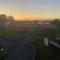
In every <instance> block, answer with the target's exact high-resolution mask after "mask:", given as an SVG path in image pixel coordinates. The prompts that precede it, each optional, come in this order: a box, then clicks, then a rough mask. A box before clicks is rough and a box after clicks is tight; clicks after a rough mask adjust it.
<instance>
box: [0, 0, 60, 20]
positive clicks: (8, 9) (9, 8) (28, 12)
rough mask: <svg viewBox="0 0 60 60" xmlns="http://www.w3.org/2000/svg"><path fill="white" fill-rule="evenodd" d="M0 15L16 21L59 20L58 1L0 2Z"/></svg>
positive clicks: (0, 0) (59, 4) (13, 0)
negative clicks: (5, 15) (8, 16)
mask: <svg viewBox="0 0 60 60" xmlns="http://www.w3.org/2000/svg"><path fill="white" fill-rule="evenodd" d="M0 14H7V15H13V16H14V17H15V18H16V19H47V18H48V19H49V18H60V0H0Z"/></svg>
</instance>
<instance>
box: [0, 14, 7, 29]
mask: <svg viewBox="0 0 60 60" xmlns="http://www.w3.org/2000/svg"><path fill="white" fill-rule="evenodd" d="M6 22H7V15H5V14H0V28H1V29H2V28H4V27H5V24H6Z"/></svg>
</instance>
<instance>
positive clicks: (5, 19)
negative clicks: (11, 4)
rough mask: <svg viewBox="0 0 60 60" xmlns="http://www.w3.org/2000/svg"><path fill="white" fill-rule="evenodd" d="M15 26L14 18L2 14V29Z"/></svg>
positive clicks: (0, 21) (0, 25) (0, 24)
mask: <svg viewBox="0 0 60 60" xmlns="http://www.w3.org/2000/svg"><path fill="white" fill-rule="evenodd" d="M13 25H15V19H14V17H13V16H7V15H5V14H0V29H3V28H5V27H9V26H10V27H12V26H13Z"/></svg>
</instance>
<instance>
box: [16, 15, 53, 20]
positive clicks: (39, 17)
mask: <svg viewBox="0 0 60 60" xmlns="http://www.w3.org/2000/svg"><path fill="white" fill-rule="evenodd" d="M15 19H16V20H36V19H54V17H53V16H51V17H49V16H34V17H24V16H22V17H21V16H16V17H15Z"/></svg>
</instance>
